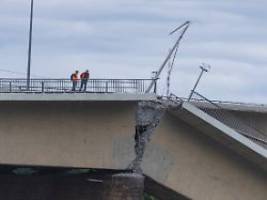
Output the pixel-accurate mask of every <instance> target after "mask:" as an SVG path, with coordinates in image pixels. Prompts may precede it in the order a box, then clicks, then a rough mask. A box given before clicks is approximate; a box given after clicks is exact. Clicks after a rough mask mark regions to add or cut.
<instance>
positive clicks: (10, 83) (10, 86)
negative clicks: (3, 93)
mask: <svg viewBox="0 0 267 200" xmlns="http://www.w3.org/2000/svg"><path fill="white" fill-rule="evenodd" d="M9 92H10V93H11V92H12V82H11V81H10V82H9Z"/></svg>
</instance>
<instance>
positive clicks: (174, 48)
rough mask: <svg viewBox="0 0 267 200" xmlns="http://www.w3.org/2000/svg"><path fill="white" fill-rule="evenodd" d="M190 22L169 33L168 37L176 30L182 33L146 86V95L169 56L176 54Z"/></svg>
mask: <svg viewBox="0 0 267 200" xmlns="http://www.w3.org/2000/svg"><path fill="white" fill-rule="evenodd" d="M190 23H191V22H190V21H186V22H185V23H183V24H182V25H181V26H179V27H178V28H176V29H175V30H174V31H172V32H171V33H170V35H172V34H173V33H175V32H177V31H178V30H181V29H182V33H181V34H180V36H179V37H178V39H177V41H176V42H175V44H174V45H173V47H172V48H171V50H170V52H169V54H168V56H167V57H166V58H165V60H164V61H163V63H162V65H161V66H160V68H159V70H158V71H157V74H156V76H155V77H154V79H153V80H152V82H151V83H150V85H149V86H148V88H147V90H146V93H149V92H150V91H151V89H152V88H153V86H154V85H155V83H156V81H157V80H158V78H159V76H160V74H161V72H162V70H163V69H164V67H165V66H166V65H167V63H168V61H169V60H170V58H171V56H172V55H173V53H174V51H176V53H177V50H176V49H178V47H179V44H180V42H181V40H182V39H183V37H184V34H185V33H186V31H187V29H188V28H189V26H190Z"/></svg>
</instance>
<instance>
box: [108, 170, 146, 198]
mask: <svg viewBox="0 0 267 200" xmlns="http://www.w3.org/2000/svg"><path fill="white" fill-rule="evenodd" d="M143 195H144V177H143V176H142V175H139V174H133V173H131V174H129V173H127V174H116V175H113V176H112V179H111V180H110V183H109V189H108V192H107V193H105V196H106V197H105V198H104V199H107V200H143Z"/></svg>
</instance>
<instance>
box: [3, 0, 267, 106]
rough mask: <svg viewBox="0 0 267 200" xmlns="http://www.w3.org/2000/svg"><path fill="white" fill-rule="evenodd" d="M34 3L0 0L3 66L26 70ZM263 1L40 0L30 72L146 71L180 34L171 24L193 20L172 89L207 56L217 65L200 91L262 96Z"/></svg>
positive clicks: (182, 87)
mask: <svg viewBox="0 0 267 200" xmlns="http://www.w3.org/2000/svg"><path fill="white" fill-rule="evenodd" d="M29 3H30V0H0V69H7V70H10V71H16V72H25V71H26V65H27V48H28V47H27V43H28V28H29V19H28V17H29ZM266 8H267V1H265V0H253V1H252V0H224V1H217V0H133V1H125V0H108V1H107V0H106V1H105V0H75V1H72V0H45V1H44V0H35V12H34V16H35V19H34V36H33V58H32V74H34V75H38V76H40V77H66V78H67V77H69V74H70V73H71V72H72V71H73V70H75V69H80V70H85V69H87V68H88V69H89V70H90V71H91V74H92V77H95V78H149V77H150V75H151V71H153V70H155V69H158V67H159V65H160V64H161V63H162V61H163V59H164V57H165V56H166V54H167V52H168V49H169V48H170V47H171V44H172V43H173V42H174V41H175V39H176V38H175V36H173V37H169V36H168V32H169V31H171V30H172V29H173V28H175V27H176V26H177V25H180V24H181V23H183V22H184V21H186V20H191V21H192V22H193V23H192V26H191V27H190V29H189V31H188V33H187V35H186V37H185V39H184V40H183V42H182V44H181V48H180V52H179V54H178V56H177V61H176V65H175V69H174V71H173V74H172V88H171V90H172V92H173V93H176V94H177V95H179V96H187V95H188V93H189V91H190V89H191V88H192V86H193V84H194V81H195V79H196V77H197V75H198V73H199V69H198V65H199V64H200V63H202V62H205V63H209V64H210V65H212V70H211V72H210V73H209V74H207V75H205V77H204V78H203V81H202V82H201V84H200V86H199V92H201V93H203V94H205V95H206V96H208V97H209V98H212V99H223V100H234V101H246V102H261V103H265V102H266V100H267V89H266V87H265V85H266V82H267V80H266V74H267V67H266V63H267V59H266V57H267V37H266V35H267V26H266V25H267V22H266V17H267V14H266ZM165 74H166V70H165V72H164V74H163V76H162V77H161V88H160V90H161V92H162V93H163V92H164V91H165V89H166V87H165ZM0 76H1V77H7V76H8V77H24V76H25V75H24V74H10V73H7V72H3V71H0Z"/></svg>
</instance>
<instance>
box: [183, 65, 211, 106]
mask: <svg viewBox="0 0 267 200" xmlns="http://www.w3.org/2000/svg"><path fill="white" fill-rule="evenodd" d="M199 67H200V69H201V72H200V74H199V76H198V78H197V81H196V83H195V85H194V87H193V89H192V90H191V92H190V95H189V97H188V100H187V101H190V100H191V99H192V97H193V94H194V92H195V90H196V88H197V86H198V84H199V81H200V79H201V77H202V76H203V73H204V72H205V73H207V72H208V71H209V70H210V68H211V67H210V65H207V64H205V63H203V64H202V65H200V66H199Z"/></svg>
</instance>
